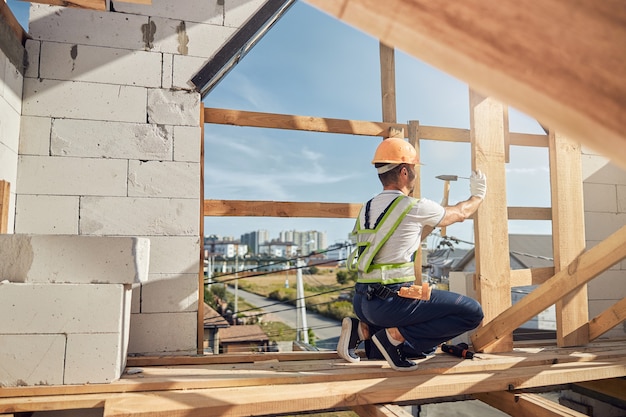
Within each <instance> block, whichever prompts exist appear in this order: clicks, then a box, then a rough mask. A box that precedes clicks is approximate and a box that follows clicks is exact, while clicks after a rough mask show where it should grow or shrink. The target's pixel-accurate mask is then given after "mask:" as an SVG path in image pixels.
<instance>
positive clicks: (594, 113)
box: [306, 0, 626, 168]
mask: <svg viewBox="0 0 626 417" xmlns="http://www.w3.org/2000/svg"><path fill="white" fill-rule="evenodd" d="M306 1H307V2H308V3H310V4H311V5H313V6H316V7H318V8H320V9H321V10H323V11H326V12H327V13H329V14H330V15H332V16H335V17H337V18H338V19H340V20H342V21H344V22H346V23H348V24H350V25H352V26H355V27H357V28H359V29H361V30H362V31H364V32H366V33H368V34H370V35H372V36H374V37H375V38H377V39H379V40H380V42H384V43H385V44H386V45H390V46H393V47H395V48H398V49H401V50H403V51H405V52H407V53H408V54H410V55H412V56H414V57H417V58H419V59H422V60H424V61H425V62H427V63H429V64H431V65H433V66H435V67H437V68H439V69H440V70H442V71H445V72H447V73H449V74H452V75H453V76H455V77H457V78H459V79H461V80H464V81H465V82H467V83H468V84H469V85H470V86H471V87H472V88H475V89H477V90H479V91H481V92H482V93H483V94H485V95H489V96H493V97H496V98H498V99H500V100H501V101H503V102H505V103H508V104H510V105H512V106H514V107H515V108H517V109H519V110H521V111H523V112H524V113H526V114H529V115H531V116H533V117H535V118H536V119H538V120H539V121H540V122H541V123H543V124H547V125H549V126H550V127H551V128H554V129H556V130H558V131H561V132H563V133H565V134H567V135H568V136H569V137H571V138H572V139H574V140H576V141H579V142H580V143H583V144H585V145H587V146H589V147H590V148H593V149H596V150H598V151H600V152H601V153H602V154H603V155H605V156H607V157H608V158H610V159H611V160H612V161H614V162H615V163H616V164H618V165H620V166H621V167H622V168H626V133H625V132H624V114H626V100H624V97H626V77H624V76H623V74H624V73H626V52H625V50H624V40H625V39H626V8H624V3H623V1H622V0H605V1H600V2H598V1H596V0H581V1H577V2H576V3H575V6H574V5H572V2H571V1H570V0H545V1H541V2H532V3H527V2H519V1H517V0H498V1H495V0H468V1H462V2H449V1H430V0H412V1H407V0H389V1H384V2H381V1H379V0H306Z"/></svg>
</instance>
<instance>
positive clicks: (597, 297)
mask: <svg viewBox="0 0 626 417" xmlns="http://www.w3.org/2000/svg"><path fill="white" fill-rule="evenodd" d="M582 170H583V193H584V201H585V238H586V240H587V249H590V248H592V247H593V246H595V245H597V244H598V243H599V242H601V241H602V240H604V239H606V238H607V237H608V236H609V235H611V234H612V233H614V232H615V231H617V230H618V229H619V228H621V227H622V226H624V225H626V204H625V203H626V172H625V171H623V170H622V169H620V168H618V167H616V166H615V165H613V164H611V163H610V162H609V160H608V159H607V158H605V157H603V156H600V155H597V154H595V153H594V152H593V151H591V150H589V149H583V155H582ZM625 279H626V261H622V262H620V263H618V264H616V265H614V266H613V267H611V268H610V269H609V270H608V271H606V272H604V273H603V274H601V275H600V276H599V277H597V278H595V279H594V280H592V281H591V282H590V283H589V285H588V294H589V318H593V317H596V316H597V315H598V314H600V313H602V312H603V311H605V310H606V309H608V308H610V307H611V306H613V304H615V303H616V302H617V301H619V300H621V299H622V298H624V297H626V286H624V284H623V283H624V280H625ZM625 335H626V324H624V325H621V326H616V327H615V328H613V329H611V330H609V331H608V332H606V333H605V334H604V335H602V336H601V337H605V338H618V337H624V336H625Z"/></svg>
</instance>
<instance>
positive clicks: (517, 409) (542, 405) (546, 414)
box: [474, 391, 586, 417]
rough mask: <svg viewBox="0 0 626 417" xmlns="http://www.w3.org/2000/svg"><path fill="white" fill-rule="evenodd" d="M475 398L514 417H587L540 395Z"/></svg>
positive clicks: (503, 394)
mask: <svg viewBox="0 0 626 417" xmlns="http://www.w3.org/2000/svg"><path fill="white" fill-rule="evenodd" d="M474 397H475V398H476V399H478V400H480V401H482V402H484V403H485V404H489V405H490V406H492V407H494V408H497V409H498V410H500V411H503V412H505V413H506V414H510V415H512V416H542V417H559V416H560V417H585V416H586V414H582V413H579V412H577V411H574V410H572V409H571V408H567V407H565V406H563V405H561V404H558V403H555V402H554V401H550V400H549V399H547V398H544V397H542V396H540V395H538V394H515V393H512V392H504V391H500V392H486V393H481V394H474Z"/></svg>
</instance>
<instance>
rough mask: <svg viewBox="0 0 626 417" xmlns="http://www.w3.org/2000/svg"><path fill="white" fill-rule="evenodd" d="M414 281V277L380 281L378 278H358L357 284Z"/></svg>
mask: <svg viewBox="0 0 626 417" xmlns="http://www.w3.org/2000/svg"><path fill="white" fill-rule="evenodd" d="M411 281H415V277H413V276H411V277H399V278H390V279H386V280H384V281H383V280H382V279H380V278H369V279H368V278H359V279H357V281H356V282H357V284H385V285H387V284H401V283H403V282H411Z"/></svg>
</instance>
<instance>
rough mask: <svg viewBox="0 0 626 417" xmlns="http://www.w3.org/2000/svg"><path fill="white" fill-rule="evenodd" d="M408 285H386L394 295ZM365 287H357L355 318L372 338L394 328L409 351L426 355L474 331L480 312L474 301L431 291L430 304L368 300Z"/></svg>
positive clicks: (396, 299) (393, 298)
mask: <svg viewBox="0 0 626 417" xmlns="http://www.w3.org/2000/svg"><path fill="white" fill-rule="evenodd" d="M410 284H411V283H403V284H396V285H388V286H387V287H388V288H389V289H392V290H394V291H397V290H398V289H399V288H400V287H401V286H409V285H410ZM368 286H369V285H368V284H356V286H355V294H354V300H353V306H354V312H355V314H356V315H357V317H358V318H359V319H360V320H361V321H363V322H365V323H366V324H367V325H368V326H370V331H371V334H372V335H373V334H374V332H375V331H377V330H379V329H382V328H391V327H397V328H398V330H399V331H400V334H402V336H404V338H405V339H406V343H407V344H408V345H409V347H410V350H411V351H415V352H422V353H424V354H429V353H432V352H434V350H435V349H436V348H437V346H439V345H440V344H441V343H443V342H447V341H449V340H450V339H453V338H455V337H456V336H458V335H460V334H462V333H465V332H467V331H469V330H472V329H475V328H476V327H478V325H479V324H480V322H481V320H482V319H483V310H482V308H481V306H480V304H479V303H478V302H477V301H476V300H474V299H473V298H470V297H466V296H464V295H460V294H457V293H453V292H450V291H444V290H436V289H433V290H432V293H431V296H430V300H428V301H425V300H415V299H411V298H404V297H400V296H398V295H392V296H390V297H388V298H380V297H378V296H376V295H370V296H368V294H367V293H368Z"/></svg>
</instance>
